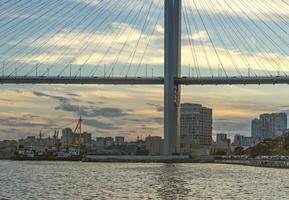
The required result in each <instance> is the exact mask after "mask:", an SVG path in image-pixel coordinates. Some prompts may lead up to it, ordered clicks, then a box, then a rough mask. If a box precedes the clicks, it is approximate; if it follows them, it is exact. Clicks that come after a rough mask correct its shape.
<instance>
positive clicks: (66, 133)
mask: <svg viewBox="0 0 289 200" xmlns="http://www.w3.org/2000/svg"><path fill="white" fill-rule="evenodd" d="M74 141H75V134H74V133H73V131H72V130H71V128H65V129H63V130H62V138H61V142H62V143H63V144H64V145H71V144H73V143H74Z"/></svg>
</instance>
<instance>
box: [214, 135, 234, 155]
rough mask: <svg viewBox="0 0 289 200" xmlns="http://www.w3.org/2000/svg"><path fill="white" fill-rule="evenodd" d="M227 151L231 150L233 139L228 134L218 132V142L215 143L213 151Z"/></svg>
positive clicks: (227, 152)
mask: <svg viewBox="0 0 289 200" xmlns="http://www.w3.org/2000/svg"><path fill="white" fill-rule="evenodd" d="M220 152H223V153H226V154H229V153H230V152H231V139H230V138H228V137H227V134H224V133H218V134H217V137H216V142H215V143H214V145H213V148H212V153H220Z"/></svg>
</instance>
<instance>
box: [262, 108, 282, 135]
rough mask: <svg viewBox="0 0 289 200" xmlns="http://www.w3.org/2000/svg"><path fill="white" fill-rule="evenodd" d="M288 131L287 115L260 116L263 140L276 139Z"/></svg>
mask: <svg viewBox="0 0 289 200" xmlns="http://www.w3.org/2000/svg"><path fill="white" fill-rule="evenodd" d="M286 129H287V114H286V113H272V114H262V115H260V133H261V134H260V135H261V139H264V138H276V137H278V136H280V135H282V133H283V131H284V130H286Z"/></svg>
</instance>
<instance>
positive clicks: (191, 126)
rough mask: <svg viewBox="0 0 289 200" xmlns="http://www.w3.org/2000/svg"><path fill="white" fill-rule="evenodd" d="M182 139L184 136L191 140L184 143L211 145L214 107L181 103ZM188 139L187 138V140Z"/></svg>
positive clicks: (182, 144) (182, 145)
mask: <svg viewBox="0 0 289 200" xmlns="http://www.w3.org/2000/svg"><path fill="white" fill-rule="evenodd" d="M181 138H182V139H181V141H184V138H187V139H190V141H189V142H188V141H187V142H186V144H184V143H183V142H181V148H185V149H188V147H184V145H190V146H191V147H193V146H211V144H212V109H210V108H205V107H202V105H200V104H190V103H185V104H182V105H181ZM187 139H186V140H187Z"/></svg>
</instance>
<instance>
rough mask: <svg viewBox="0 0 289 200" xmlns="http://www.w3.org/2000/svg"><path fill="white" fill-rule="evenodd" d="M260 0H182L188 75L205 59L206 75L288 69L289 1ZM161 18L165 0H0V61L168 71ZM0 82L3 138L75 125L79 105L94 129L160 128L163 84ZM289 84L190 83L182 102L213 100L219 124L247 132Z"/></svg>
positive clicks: (63, 70)
mask: <svg viewBox="0 0 289 200" xmlns="http://www.w3.org/2000/svg"><path fill="white" fill-rule="evenodd" d="M254 2H256V3H254ZM254 2H252V1H250V0H241V1H240V0H184V1H183V7H184V8H183V28H182V74H183V76H189V75H193V74H195V73H196V70H197V69H198V68H199V69H200V72H201V75H202V76H211V75H212V74H210V73H211V72H213V75H214V76H216V75H218V73H219V74H220V68H221V66H222V67H224V68H225V70H226V73H227V74H228V75H231V76H238V75H239V74H238V70H239V72H241V73H242V74H243V75H247V74H248V70H247V69H248V68H249V67H250V68H251V69H253V70H254V71H255V73H256V74H258V75H268V74H271V75H277V74H282V75H283V74H286V73H288V71H289V70H288V66H289V62H288V60H289V59H288V53H289V48H288V46H289V44H288V43H287V41H289V40H288V39H289V34H288V32H289V24H288V18H289V12H288V10H289V4H288V5H287V4H286V2H285V3H284V2H281V1H280V2H279V1H272V0H256V1H254ZM278 2H279V3H278ZM194 3H195V4H194ZM228 5H230V6H228ZM213 8H214V9H213ZM243 10H245V14H244V12H242V11H243ZM197 11H199V12H200V13H201V17H200V16H199V14H198V12H197ZM202 20H203V23H204V24H205V26H204V25H203V23H202ZM232 22H233V23H232ZM186 23H188V24H189V25H188V26H187V25H186ZM163 24H164V23H163V0H138V1H134V0H111V1H107V0H52V1H46V0H43V1H39V0H23V1H21V2H20V3H19V2H18V1H17V0H11V1H8V3H4V1H3V3H2V1H0V36H1V37H0V64H1V65H4V69H5V72H4V73H5V75H12V76H13V75H15V71H17V73H18V75H26V74H29V75H34V74H35V73H36V71H35V66H38V68H37V70H38V71H37V73H38V75H41V74H43V75H60V74H61V75H69V73H70V72H69V66H71V68H72V74H73V75H74V74H75V75H79V73H80V72H79V69H80V67H82V71H81V73H82V75H88V74H91V73H92V74H93V75H95V76H103V75H104V73H106V75H107V76H108V75H112V71H113V75H114V76H125V75H128V76H145V74H146V67H145V65H146V64H147V66H148V73H149V76H151V73H152V72H151V70H152V69H153V73H154V76H159V77H162V76H163V60H164V58H163V46H164V45H163V34H164V25H163ZM233 24H234V25H233ZM188 27H190V28H189V29H188ZM192 44H193V47H192ZM104 66H105V67H104ZM236 67H237V69H236ZM2 69H3V68H1V66H0V75H2ZM15 69H17V70H15ZM47 69H49V71H47ZM189 71H190V72H189ZM221 73H222V75H224V71H222V72H221ZM288 75H289V73H288ZM0 88H1V89H0V91H1V95H0V139H15V138H21V137H26V136H27V135H38V134H39V131H40V130H42V131H43V133H44V134H45V135H49V134H53V130H54V129H57V128H64V127H66V126H68V127H71V128H74V126H75V125H76V121H77V119H78V117H79V116H80V115H81V116H82V117H83V119H84V121H83V123H84V130H86V131H88V132H91V133H92V134H93V136H116V135H123V136H126V137H127V138H129V139H135V138H136V137H137V136H143V137H145V136H147V135H160V136H162V135H163V87H162V86H102V85H94V86H92V85H90V86H86V85H79V86H67V85H66V86H64V85H41V86H36V85H0ZM288 89H289V87H288V86H287V85H269V86H183V87H182V102H183V103H184V102H190V103H201V104H203V106H206V107H210V108H212V109H213V117H214V123H213V131H214V134H215V133H219V132H224V133H228V134H229V135H230V136H231V137H232V136H233V135H234V134H244V135H249V134H250V120H251V119H253V118H255V117H258V116H259V114H261V113H264V112H280V111H282V112H283V111H284V112H288V110H289V90H288ZM287 91H288V92H287Z"/></svg>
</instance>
